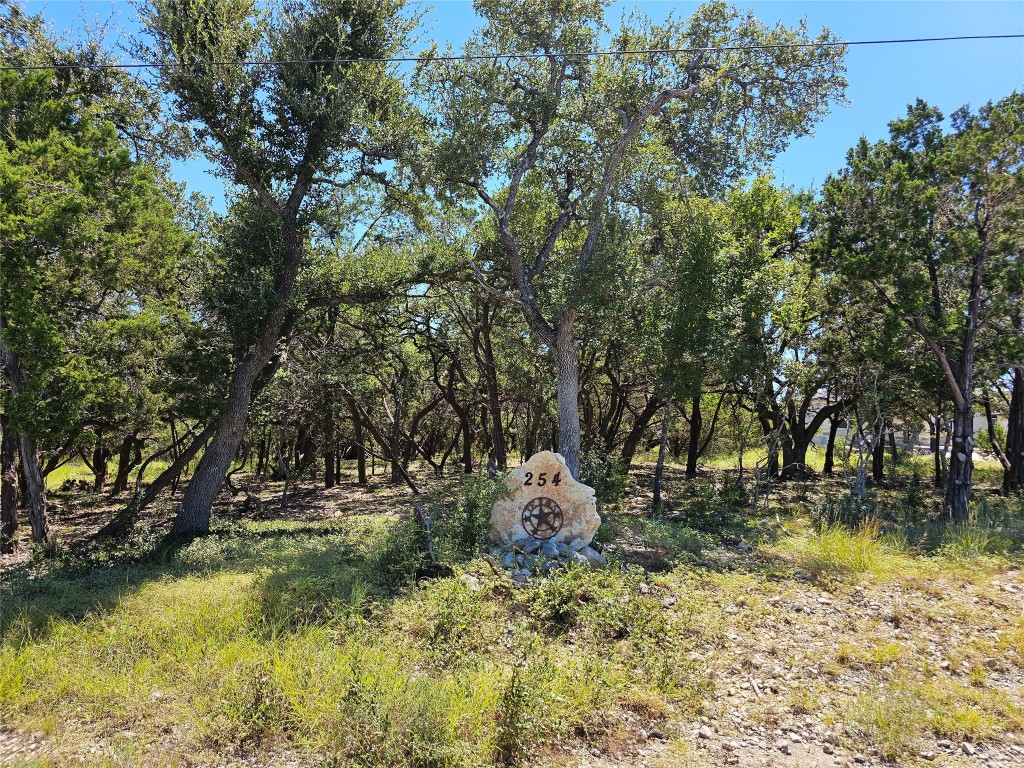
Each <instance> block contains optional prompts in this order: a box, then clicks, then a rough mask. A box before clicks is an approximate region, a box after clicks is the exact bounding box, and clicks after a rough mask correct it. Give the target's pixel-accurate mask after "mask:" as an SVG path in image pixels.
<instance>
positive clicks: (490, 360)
mask: <svg viewBox="0 0 1024 768" xmlns="http://www.w3.org/2000/svg"><path fill="white" fill-rule="evenodd" d="M484 320H485V323H484V325H483V328H482V329H481V333H480V349H481V356H482V358H483V363H484V365H483V373H484V382H485V383H486V385H487V408H488V410H489V411H490V414H491V439H492V440H493V442H494V451H493V455H494V463H495V465H496V466H497V468H498V469H500V470H502V471H504V470H505V469H507V468H508V443H507V441H506V439H505V427H504V426H503V425H502V422H501V399H500V397H499V392H498V369H497V366H496V365H495V363H494V350H493V348H492V347H491V322H490V320H489V317H488V308H487V307H486V306H485V307H484Z"/></svg>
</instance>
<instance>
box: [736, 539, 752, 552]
mask: <svg viewBox="0 0 1024 768" xmlns="http://www.w3.org/2000/svg"><path fill="white" fill-rule="evenodd" d="M736 549H738V550H739V551H740V552H742V553H743V554H748V553H750V552H753V551H754V548H753V547H752V546H750V545H749V544H747V542H745V541H741V542H740V543H739V544H737V545H736Z"/></svg>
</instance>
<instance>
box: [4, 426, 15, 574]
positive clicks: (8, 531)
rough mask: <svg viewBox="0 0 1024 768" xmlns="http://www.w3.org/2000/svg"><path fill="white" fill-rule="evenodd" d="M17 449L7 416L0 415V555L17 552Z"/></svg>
mask: <svg viewBox="0 0 1024 768" xmlns="http://www.w3.org/2000/svg"><path fill="white" fill-rule="evenodd" d="M17 460H18V447H17V438H16V436H15V434H14V431H13V430H12V429H11V428H10V425H9V424H8V421H7V416H5V415H3V414H0V553H2V554H5V555H12V554H15V553H17V551H18V540H17V538H16V536H15V535H16V534H17V531H18V469H17V466H16V465H17Z"/></svg>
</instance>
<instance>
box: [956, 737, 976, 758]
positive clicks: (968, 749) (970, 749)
mask: <svg viewBox="0 0 1024 768" xmlns="http://www.w3.org/2000/svg"><path fill="white" fill-rule="evenodd" d="M960 749H961V751H962V752H963V753H964V754H965V755H967V756H968V757H973V756H974V753H975V752H977V750H976V749H975V748H974V745H973V744H971V742H969V741H965V742H964V743H963V744H961V745H960Z"/></svg>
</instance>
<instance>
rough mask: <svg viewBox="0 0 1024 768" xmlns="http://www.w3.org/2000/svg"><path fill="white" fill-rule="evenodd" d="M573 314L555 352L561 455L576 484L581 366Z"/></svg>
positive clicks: (560, 328)
mask: <svg viewBox="0 0 1024 768" xmlns="http://www.w3.org/2000/svg"><path fill="white" fill-rule="evenodd" d="M573 323H574V318H573V315H572V313H566V314H565V315H564V316H563V318H562V320H561V322H560V323H559V325H558V333H557V341H556V344H555V348H554V353H555V371H556V378H555V381H556V386H557V391H558V452H559V453H560V454H562V458H563V459H565V465H566V466H567V467H568V468H569V472H570V474H572V476H573V478H574V479H576V480H579V479H580V403H579V396H580V366H579V354H578V352H577V350H576V331H575V328H574V326H573Z"/></svg>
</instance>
